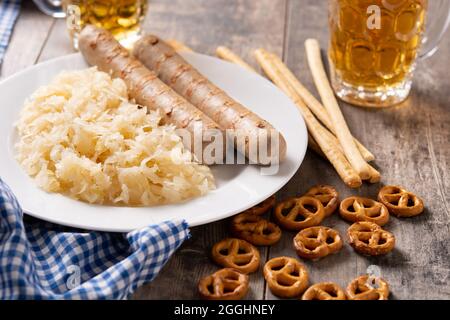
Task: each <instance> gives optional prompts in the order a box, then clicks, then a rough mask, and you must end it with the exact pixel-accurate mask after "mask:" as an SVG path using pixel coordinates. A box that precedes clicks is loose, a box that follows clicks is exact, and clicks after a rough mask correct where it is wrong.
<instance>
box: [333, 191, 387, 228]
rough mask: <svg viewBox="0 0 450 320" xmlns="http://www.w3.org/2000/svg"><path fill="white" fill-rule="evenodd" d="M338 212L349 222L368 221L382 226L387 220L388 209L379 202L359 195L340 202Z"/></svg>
mask: <svg viewBox="0 0 450 320" xmlns="http://www.w3.org/2000/svg"><path fill="white" fill-rule="evenodd" d="M339 213H340V215H341V217H342V218H344V219H345V220H347V221H350V222H359V221H368V222H373V223H376V224H377V225H379V226H384V225H385V224H386V223H388V221H389V211H388V209H387V208H386V206H385V205H383V204H382V203H381V202H377V201H375V200H372V199H367V198H361V197H350V198H347V199H344V200H343V201H342V202H341V206H340V208H339Z"/></svg>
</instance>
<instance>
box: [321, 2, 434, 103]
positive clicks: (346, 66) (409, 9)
mask: <svg viewBox="0 0 450 320" xmlns="http://www.w3.org/2000/svg"><path fill="white" fill-rule="evenodd" d="M427 6H428V1H427V0H331V1H330V19H329V20H330V21H329V23H330V33H331V43H330V49H329V58H330V64H331V73H332V82H333V87H334V89H335V91H336V93H337V95H338V96H340V97H341V98H342V99H343V100H346V101H348V102H350V103H353V104H357V105H363V106H376V107H377V106H378V107H381V106H389V105H393V104H396V103H399V102H401V101H403V100H404V99H406V97H407V96H408V94H409V91H410V88H411V82H412V72H413V70H414V67H415V62H416V58H417V56H418V53H419V49H420V46H421V43H422V35H423V33H424V29H425V20H426V12H427Z"/></svg>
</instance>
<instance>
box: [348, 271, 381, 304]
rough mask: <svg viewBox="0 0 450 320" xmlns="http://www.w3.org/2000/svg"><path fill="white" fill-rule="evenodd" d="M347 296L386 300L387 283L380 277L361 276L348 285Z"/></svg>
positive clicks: (356, 298) (355, 298)
mask: <svg viewBox="0 0 450 320" xmlns="http://www.w3.org/2000/svg"><path fill="white" fill-rule="evenodd" d="M347 296H348V298H349V300H387V299H388V298H389V285H388V283H387V282H386V281H384V280H383V279H381V278H372V277H369V276H368V275H365V276H361V277H358V278H356V279H355V280H353V281H352V282H351V283H350V284H349V285H348V287H347Z"/></svg>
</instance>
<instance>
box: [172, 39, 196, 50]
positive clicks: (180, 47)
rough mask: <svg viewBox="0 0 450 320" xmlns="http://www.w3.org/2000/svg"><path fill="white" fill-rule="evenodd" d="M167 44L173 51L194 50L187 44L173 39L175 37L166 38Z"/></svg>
mask: <svg viewBox="0 0 450 320" xmlns="http://www.w3.org/2000/svg"><path fill="white" fill-rule="evenodd" d="M166 42H167V44H168V45H169V46H171V47H172V48H173V49H174V50H175V51H178V52H183V51H184V52H194V50H192V49H191V48H189V47H188V46H187V45H185V44H184V43H182V42H180V41H178V40H175V39H168V40H166Z"/></svg>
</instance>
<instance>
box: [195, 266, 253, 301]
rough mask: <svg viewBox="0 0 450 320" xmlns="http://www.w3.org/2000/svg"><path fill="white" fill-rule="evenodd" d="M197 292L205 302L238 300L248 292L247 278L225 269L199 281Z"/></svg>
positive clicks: (232, 270)
mask: <svg viewBox="0 0 450 320" xmlns="http://www.w3.org/2000/svg"><path fill="white" fill-rule="evenodd" d="M198 290H199V292H200V295H201V296H202V298H203V299H206V300H239V299H242V298H243V297H244V296H245V295H246V294H247V292H248V276H247V275H245V274H243V273H240V272H239V271H237V270H234V269H231V268H226V269H222V270H219V271H217V272H216V273H213V274H212V275H209V276H207V277H205V278H203V279H201V280H200V282H199V284H198Z"/></svg>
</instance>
